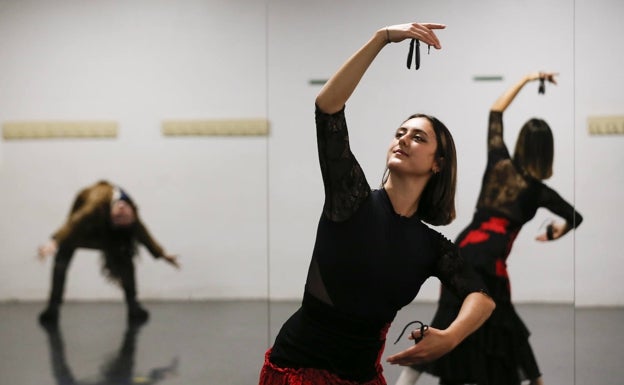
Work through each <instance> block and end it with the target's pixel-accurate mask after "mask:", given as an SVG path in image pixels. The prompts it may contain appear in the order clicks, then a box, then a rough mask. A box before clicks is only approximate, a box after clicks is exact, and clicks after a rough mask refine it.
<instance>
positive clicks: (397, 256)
mask: <svg viewBox="0 0 624 385" xmlns="http://www.w3.org/2000/svg"><path fill="white" fill-rule="evenodd" d="M442 28H444V25H441V24H427V23H422V24H421V23H413V24H402V25H395V26H391V27H387V28H382V29H379V30H378V31H376V32H375V33H374V35H373V36H372V38H371V39H370V40H368V42H366V43H365V44H364V45H363V46H362V47H361V48H360V49H359V50H358V51H357V52H356V53H355V54H354V55H353V56H351V57H350V58H349V59H348V60H347V61H346V63H345V64H344V65H343V66H342V67H341V68H340V69H339V70H338V71H337V72H336V73H335V74H334V75H333V76H332V77H331V79H330V80H329V81H328V82H327V83H326V84H325V86H324V87H323V89H322V90H321V91H320V93H319V94H318V96H317V98H316V127H317V139H318V152H319V160H320V166H321V173H322V176H323V183H324V186H325V203H324V207H323V213H322V215H321V219H320V223H319V226H318V230H317V236H316V243H315V247H314V251H313V254H312V260H311V263H310V267H309V271H308V277H307V280H306V285H305V290H304V295H303V302H302V306H301V308H300V309H299V310H297V311H296V312H295V313H294V314H293V315H292V316H291V317H290V318H289V319H288V320H287V321H286V322H285V323H284V325H283V326H282V328H281V330H280V332H279V334H278V336H277V338H276V340H275V342H274V344H273V346H272V348H270V349H269V350H268V351H267V353H266V355H265V363H264V366H263V368H262V370H261V373H260V384H263V385H268V384H270V385H285V384H338V385H353V384H366V385H382V384H386V381H385V379H384V377H383V374H382V366H381V362H380V360H381V355H382V352H383V347H384V342H385V334H386V332H387V330H388V327H389V325H390V323H391V322H392V320H393V319H394V317H395V315H396V312H397V311H398V310H399V309H400V308H402V307H403V306H405V305H407V304H409V303H410V302H411V301H412V300H413V299H414V297H415V296H416V294H417V293H418V290H419V288H420V286H421V284H422V283H423V282H424V281H425V279H427V278H428V277H429V276H436V277H438V278H439V279H440V280H441V281H442V282H444V283H445V284H446V285H447V286H448V287H450V288H452V290H453V291H454V293H455V294H456V295H458V296H459V297H460V298H463V305H462V309H461V311H460V312H459V314H458V316H457V318H456V320H455V321H454V322H453V323H452V325H450V326H449V327H448V328H446V329H445V330H438V329H434V328H429V329H428V330H427V331H426V332H424V333H423V334H421V332H416V331H415V332H412V338H416V339H419V338H420V337H421V336H423V335H424V338H423V339H422V341H420V342H419V343H418V344H416V345H414V346H412V347H410V348H408V349H406V350H404V351H402V352H400V353H398V354H395V355H392V356H390V357H388V358H387V361H388V362H389V363H390V364H399V365H409V364H413V363H420V362H424V361H427V360H431V359H434V358H436V357H439V356H441V355H442V354H444V353H446V352H448V351H449V350H451V349H452V348H453V347H454V346H456V345H457V344H458V343H459V342H460V341H461V340H462V339H464V338H465V337H466V336H467V335H469V334H470V333H471V332H473V331H474V330H476V329H477V328H478V327H479V326H480V325H481V324H482V323H483V322H484V321H485V320H486V319H487V317H488V316H489V315H490V313H491V312H492V309H493V308H494V302H493V301H492V299H491V298H490V297H489V296H487V295H485V294H484V286H483V283H482V282H481V281H480V280H479V279H478V277H477V276H476V274H474V272H472V271H471V270H470V269H469V267H468V265H467V264H465V263H464V262H463V260H462V259H461V258H460V257H459V254H458V251H457V248H456V247H455V246H454V245H453V244H452V243H451V242H450V241H448V240H446V239H445V238H444V237H443V236H442V235H441V234H440V233H438V232H436V231H434V230H433V229H431V228H430V227H428V226H427V225H426V224H425V223H423V222H427V223H429V224H432V225H444V224H448V223H450V222H451V221H452V220H453V219H454V217H455V206H454V194H455V173H456V160H455V147H454V143H453V139H452V137H451V135H450V133H449V132H448V130H447V128H446V127H445V126H444V125H443V124H442V123H441V122H440V121H439V120H438V119H436V118H434V117H431V116H427V115H423V114H416V115H412V116H410V117H409V118H408V119H407V120H405V121H404V122H403V123H402V124H401V125H400V127H399V128H398V129H396V131H395V132H394V139H393V140H392V142H391V144H390V147H389V149H388V153H387V174H386V176H385V177H384V181H383V185H382V187H381V188H380V189H377V190H372V191H371V188H370V187H369V184H368V182H367V180H366V178H365V176H364V173H363V171H362V169H361V168H360V166H359V164H358V162H357V161H356V159H355V157H354V155H353V154H352V153H351V151H350V148H349V141H348V134H347V126H346V121H345V113H344V106H345V103H346V101H347V99H349V97H350V95H351V94H352V92H353V91H354V90H355V88H356V86H357V85H358V83H359V81H360V79H361V78H362V76H363V75H364V73H365V72H366V70H367V69H368V67H369V65H370V64H371V63H372V62H373V60H374V59H375V57H376V56H377V54H378V53H379V52H380V51H381V50H382V49H383V48H384V47H385V46H386V45H388V44H389V43H390V42H400V41H403V40H405V39H419V40H421V41H423V42H424V43H426V44H429V45H432V46H434V47H435V48H437V49H440V48H441V46H440V42H439V40H438V38H437V36H436V35H435V33H434V31H435V30H437V29H442ZM423 331H424V329H423Z"/></svg>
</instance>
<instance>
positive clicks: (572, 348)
mask: <svg viewBox="0 0 624 385" xmlns="http://www.w3.org/2000/svg"><path fill="white" fill-rule="evenodd" d="M144 305H145V306H146V308H148V309H149V311H150V313H151V316H150V320H149V322H147V323H145V324H144V325H143V326H140V327H134V328H132V327H130V328H129V327H127V324H126V322H125V308H124V305H123V304H122V303H117V302H112V303H77V302H69V303H67V304H65V305H64V307H63V309H62V314H61V319H60V322H59V325H58V327H57V328H47V329H46V328H43V327H41V326H40V325H39V324H38V322H37V315H38V313H39V312H40V311H41V309H42V307H43V304H42V303H1V304H0V384H2V385H35V384H36V385H46V384H51V385H56V384H63V385H71V384H81V385H83V384H84V385H87V384H93V385H95V384H97V385H108V384H124V385H127V384H156V383H160V384H163V385H177V384H184V385H200V384H202V385H211V384H215V385H216V384H219V385H230V384H231V385H247V384H249V385H253V384H257V380H258V373H259V370H260V367H261V365H262V361H263V356H264V352H265V350H266V349H267V347H268V346H269V344H270V343H271V341H272V339H273V337H274V336H275V333H276V332H277V330H278V328H279V326H280V325H281V323H282V322H283V321H284V320H285V319H286V318H287V317H288V316H289V315H290V313H291V312H292V311H294V310H295V309H296V307H297V306H298V304H297V303H294V302H279V303H270V304H268V303H266V302H262V301H231V302H226V301H205V302H146V303H145V304H144ZM517 310H518V313H519V314H520V316H521V317H522V318H523V320H524V321H525V323H526V324H527V325H528V326H529V329H531V332H532V336H531V343H532V345H533V348H534V350H535V353H536V355H537V358H538V362H539V364H540V367H541V369H542V372H543V373H544V381H545V384H547V385H555V384H561V385H570V384H582V385H585V384H587V385H607V384H608V385H621V384H623V383H624V365H623V362H624V361H622V357H624V333H622V328H621V325H623V324H624V309H623V308H582V309H574V308H573V307H572V306H569V305H537V304H536V305H529V304H520V305H518V306H517ZM434 311H435V304H429V303H427V304H422V303H414V304H412V305H410V306H408V307H406V308H405V309H403V310H402V311H401V312H400V313H399V314H398V317H397V319H396V321H395V322H394V324H393V326H392V328H391V329H390V331H389V334H388V344H387V346H386V351H385V353H384V356H387V355H389V354H392V353H394V352H396V351H399V350H402V349H403V348H405V347H406V346H407V343H408V342H407V341H406V340H405V341H402V342H400V343H399V344H398V345H393V344H392V342H393V341H394V340H395V339H396V337H397V336H398V334H399V333H400V330H401V329H402V327H403V326H404V325H405V324H406V323H407V322H409V321H412V320H414V319H419V320H425V321H428V320H430V319H431V316H432V315H433V312H434ZM384 370H385V375H386V378H387V380H388V384H390V385H392V384H394V381H395V380H396V379H397V377H398V375H399V373H400V368H399V367H394V366H389V365H386V366H385V369H384ZM418 384H419V385H432V384H437V380H436V379H435V378H433V377H430V376H427V375H423V376H422V377H421V379H420V380H419V382H418Z"/></svg>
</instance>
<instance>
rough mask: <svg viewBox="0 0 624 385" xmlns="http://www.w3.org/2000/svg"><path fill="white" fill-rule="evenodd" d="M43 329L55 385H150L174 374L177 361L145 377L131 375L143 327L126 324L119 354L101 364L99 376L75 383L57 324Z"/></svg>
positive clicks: (46, 325)
mask: <svg viewBox="0 0 624 385" xmlns="http://www.w3.org/2000/svg"><path fill="white" fill-rule="evenodd" d="M42 326H43V329H44V330H45V331H46V334H47V336H48V347H49V353H50V364H51V367H52V375H53V376H54V379H55V381H56V383H57V384H58V385H113V384H115V385H139V384H146V385H150V384H151V385H153V384H157V383H158V382H160V381H162V380H164V379H167V378H169V377H171V376H172V375H175V374H177V369H178V359H177V358H174V359H173V360H172V362H171V363H170V364H169V365H166V366H160V367H156V368H154V369H152V370H150V371H149V373H148V374H146V375H137V374H134V357H135V352H136V349H137V336H138V333H139V331H140V329H141V327H142V325H140V324H129V325H128V326H127V328H126V331H125V333H124V338H123V341H122V344H121V346H120V348H119V351H118V352H117V354H115V355H113V356H111V358H110V359H108V360H107V361H106V362H104V363H103V364H102V366H101V370H100V374H99V376H96V377H95V378H94V379H90V380H80V379H76V378H75V377H74V374H73V372H72V370H71V367H70V366H69V364H68V362H67V359H66V355H65V343H64V341H63V334H62V333H61V330H60V327H59V326H58V324H43V325H42Z"/></svg>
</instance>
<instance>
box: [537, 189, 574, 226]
mask: <svg viewBox="0 0 624 385" xmlns="http://www.w3.org/2000/svg"><path fill="white" fill-rule="evenodd" d="M538 199H539V203H538V204H539V205H540V206H542V207H545V208H547V209H548V210H550V211H551V212H553V213H554V214H556V215H558V216H560V217H561V218H563V219H565V220H566V222H568V225H569V226H570V229H574V228H576V227H578V226H579V225H580V224H581V222H582V221H583V217H582V216H581V214H580V213H579V212H578V211H576V210H575V209H574V206H572V205H571V204H570V203H568V202H567V201H566V200H565V199H563V198H562V197H561V196H560V195H559V194H558V193H557V192H556V191H555V190H553V189H551V188H550V187H548V186H546V185H545V184H542V186H541V191H540V194H539V198H538Z"/></svg>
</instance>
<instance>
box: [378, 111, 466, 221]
mask: <svg viewBox="0 0 624 385" xmlns="http://www.w3.org/2000/svg"><path fill="white" fill-rule="evenodd" d="M414 118H425V119H427V120H428V121H429V123H431V126H432V127H433V131H434V132H435V135H436V142H437V148H436V155H435V156H436V162H437V163H438V167H439V171H438V172H436V173H434V174H433V175H431V179H429V182H427V185H426V186H425V189H424V190H423V193H422V196H421V198H420V203H419V204H418V211H416V215H417V216H418V218H420V219H421V220H423V221H425V222H427V223H429V224H431V225H434V226H440V225H448V224H449V223H451V222H452V221H453V220H454V219H455V188H456V185H457V154H456V151H455V142H454V141H453V136H452V135H451V133H450V131H449V130H448V128H446V126H445V125H444V123H442V122H441V121H439V120H438V119H437V118H435V117H433V116H430V115H426V114H414V115H411V116H410V117H409V118H407V119H405V120H404V121H403V123H405V122H407V121H408V120H410V119H414ZM388 175H389V173H385V174H384V178H383V181H382V186H383V185H384V184H385V183H386V181H387V180H388Z"/></svg>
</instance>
